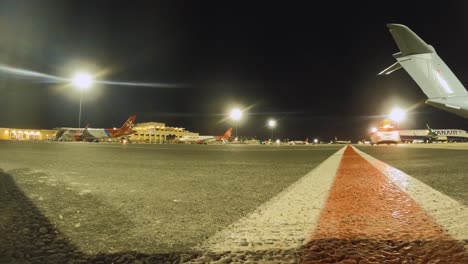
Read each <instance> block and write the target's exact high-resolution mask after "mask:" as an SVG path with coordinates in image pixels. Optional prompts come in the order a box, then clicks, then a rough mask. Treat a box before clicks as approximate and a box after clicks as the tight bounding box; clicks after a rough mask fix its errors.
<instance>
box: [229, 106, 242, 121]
mask: <svg viewBox="0 0 468 264" xmlns="http://www.w3.org/2000/svg"><path fill="white" fill-rule="evenodd" d="M241 117H242V111H241V110H240V109H239V108H234V109H232V111H231V118H232V119H234V120H236V121H237V120H239V119H241Z"/></svg>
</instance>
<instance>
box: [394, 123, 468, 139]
mask: <svg viewBox="0 0 468 264" xmlns="http://www.w3.org/2000/svg"><path fill="white" fill-rule="evenodd" d="M426 126H427V129H415V130H400V131H399V132H400V138H401V141H403V142H413V141H415V140H417V141H418V140H419V141H423V142H433V141H450V142H455V141H462V142H466V141H468V133H466V131H465V130H461V129H432V128H431V127H429V125H427V124H426Z"/></svg>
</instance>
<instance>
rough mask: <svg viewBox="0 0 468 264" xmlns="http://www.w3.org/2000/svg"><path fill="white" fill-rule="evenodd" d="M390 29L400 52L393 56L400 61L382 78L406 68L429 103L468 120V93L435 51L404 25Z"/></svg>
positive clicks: (389, 25)
mask: <svg viewBox="0 0 468 264" xmlns="http://www.w3.org/2000/svg"><path fill="white" fill-rule="evenodd" d="M387 27H388V28H389V30H390V33H391V34H392V36H393V38H394V39H395V42H396V44H397V46H398V48H399V49H400V52H398V53H395V54H393V57H394V58H395V59H396V60H397V62H396V63H394V64H393V65H392V66H390V67H388V68H387V69H385V70H383V71H382V72H380V73H379V75H382V74H385V75H388V74H390V73H392V72H394V71H396V70H398V69H400V68H402V67H403V68H404V69H405V70H406V72H408V74H409V75H410V76H411V78H413V80H414V81H416V83H417V84H418V85H419V87H421V89H422V91H423V92H424V94H426V96H427V97H428V99H427V100H426V104H429V105H432V106H434V107H437V108H440V109H443V110H445V111H448V112H451V113H454V114H457V115H459V116H462V117H464V118H468V92H467V91H466V89H465V87H463V85H462V84H461V82H460V81H459V80H458V79H457V77H456V76H455V75H454V74H453V72H452V71H451V70H450V68H449V67H447V65H446V64H445V63H444V62H443V61H442V59H441V58H440V57H439V56H438V55H437V53H436V51H435V49H434V48H433V47H432V46H431V45H428V44H427V43H426V42H424V40H422V39H421V38H420V37H419V36H418V35H416V34H415V33H414V32H413V31H411V29H409V28H408V27H406V26H404V25H400V24H388V25H387Z"/></svg>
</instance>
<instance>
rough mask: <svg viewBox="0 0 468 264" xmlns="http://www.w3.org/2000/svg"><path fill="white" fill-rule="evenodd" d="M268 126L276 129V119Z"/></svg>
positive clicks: (271, 120)
mask: <svg viewBox="0 0 468 264" xmlns="http://www.w3.org/2000/svg"><path fill="white" fill-rule="evenodd" d="M268 126H269V127H271V128H274V127H276V120H274V119H270V120H268Z"/></svg>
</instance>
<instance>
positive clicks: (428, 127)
mask: <svg viewBox="0 0 468 264" xmlns="http://www.w3.org/2000/svg"><path fill="white" fill-rule="evenodd" d="M426 127H427V130H428V131H429V133H428V134H429V136H432V137H435V136H437V133H436V132H434V130H432V128H431V127H430V126H429V123H426Z"/></svg>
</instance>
